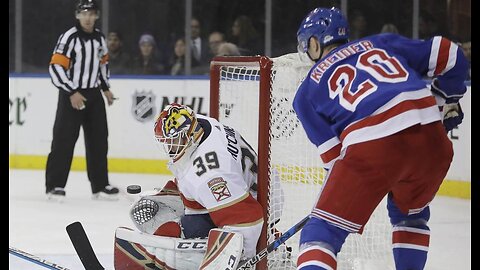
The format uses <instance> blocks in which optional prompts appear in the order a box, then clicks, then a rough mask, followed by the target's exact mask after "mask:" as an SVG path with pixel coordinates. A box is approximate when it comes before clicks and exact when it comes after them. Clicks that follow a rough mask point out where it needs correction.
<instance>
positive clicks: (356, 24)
mask: <svg viewBox="0 0 480 270" xmlns="http://www.w3.org/2000/svg"><path fill="white" fill-rule="evenodd" d="M349 18H351V19H350V22H349V24H350V40H356V39H359V38H362V37H365V36H367V35H368V34H367V24H368V22H367V18H366V17H365V15H364V14H363V12H362V11H360V10H358V9H356V10H353V11H352V15H351V16H349Z"/></svg>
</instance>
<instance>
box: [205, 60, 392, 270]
mask: <svg viewBox="0 0 480 270" xmlns="http://www.w3.org/2000/svg"><path fill="white" fill-rule="evenodd" d="M311 66H312V62H310V61H309V60H306V59H303V58H302V56H301V55H300V54H298V53H291V54H286V55H283V56H280V57H277V58H269V57H266V56H237V57H231V56H219V57H215V58H213V59H212V61H211V64H210V116H211V117H214V118H216V119H218V120H220V122H221V123H223V124H225V125H228V126H231V127H233V128H235V129H237V130H239V131H240V133H241V134H242V136H243V137H244V138H245V139H246V140H247V141H248V142H249V143H251V146H252V147H253V148H254V149H255V150H256V151H257V153H258V167H257V173H258V189H257V200H258V201H259V202H260V204H261V205H262V207H263V210H264V217H265V220H267V221H268V222H266V224H264V226H263V231H262V234H261V236H260V240H259V243H258V246H257V251H261V250H262V249H263V248H265V247H266V246H267V244H268V243H271V242H273V241H274V240H275V239H276V238H277V237H278V234H279V233H280V232H282V231H285V230H287V229H288V228H290V227H291V226H292V225H293V224H295V223H297V222H298V221H299V220H301V219H302V217H304V216H306V215H308V214H309V213H310V211H311V209H312V207H313V205H314V203H315V201H316V199H317V196H318V194H319V192H320V189H321V186H322V181H323V179H324V176H325V172H324V170H323V166H322V163H321V160H320V157H319V153H318V152H317V149H316V147H315V146H314V145H313V144H312V143H311V142H310V141H309V140H308V138H307V135H306V134H305V131H304V130H303V128H302V126H301V123H300V122H299V120H298V118H297V117H296V114H295V111H294V110H293V107H292V101H293V98H294V96H295V92H296V90H297V87H298V85H299V84H300V83H301V81H302V80H303V79H304V78H305V76H306V75H307V73H308V71H309V70H310V68H311ZM242 158H245V157H244V156H242ZM385 205H386V200H385V199H384V200H383V201H382V203H381V204H380V205H379V207H377V209H376V210H375V212H374V213H373V214H372V216H371V218H370V220H369V222H368V223H367V225H366V226H365V229H364V232H363V234H362V235H359V234H351V235H349V236H348V238H347V240H346V242H345V244H344V245H343V248H342V251H341V252H340V253H339V254H338V258H337V261H338V269H339V270H344V269H369V270H375V269H382V270H386V269H394V267H393V265H394V264H393V258H392V255H391V226H390V223H389V221H388V215H387V211H386V206H385ZM299 236H300V233H297V234H296V235H295V236H294V237H292V238H291V239H289V240H288V241H287V242H286V244H285V245H282V246H281V247H280V248H278V249H277V250H276V251H273V252H272V253H270V254H269V255H268V257H267V260H262V261H261V262H260V263H258V264H257V267H256V269H257V270H265V269H268V270H272V269H296V264H295V263H296V255H297V253H298V241H299Z"/></svg>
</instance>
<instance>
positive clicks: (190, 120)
mask: <svg viewBox="0 0 480 270" xmlns="http://www.w3.org/2000/svg"><path fill="white" fill-rule="evenodd" d="M154 132H155V139H156V141H157V143H158V144H159V145H160V146H161V148H163V150H164V151H165V152H166V153H167V155H168V156H169V157H170V159H171V160H172V161H173V162H175V161H177V160H179V159H180V158H181V157H182V156H183V155H184V154H185V153H186V152H187V151H193V150H195V148H196V147H197V146H198V142H199V141H200V138H201V137H202V134H203V129H202V128H201V126H200V125H199V124H198V119H197V117H196V115H195V112H194V111H193V110H192V109H191V108H189V107H188V106H185V105H180V104H177V103H172V104H169V105H167V106H166V107H165V109H164V110H163V111H162V112H161V113H160V115H159V116H158V117H157V119H156V121H155V126H154Z"/></svg>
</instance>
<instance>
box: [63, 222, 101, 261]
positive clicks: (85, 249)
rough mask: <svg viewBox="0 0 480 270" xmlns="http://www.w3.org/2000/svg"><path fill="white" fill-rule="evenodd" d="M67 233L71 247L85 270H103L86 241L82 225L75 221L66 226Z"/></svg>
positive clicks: (88, 242)
mask: <svg viewBox="0 0 480 270" xmlns="http://www.w3.org/2000/svg"><path fill="white" fill-rule="evenodd" d="M66 229H67V233H68V236H69V237H70V241H72V244H73V247H74V248H75V251H76V252H77V255H78V257H79V258H80V260H81V261H82V264H83V266H84V267H85V269H86V270H104V269H105V268H103V266H102V265H101V264H100V262H99V261H98V258H97V256H96V255H95V252H94V251H93V248H92V245H91V244H90V241H89V240H88V237H87V234H86V233H85V230H84V229H83V226H82V223H80V222H78V221H76V222H74V223H72V224H70V225H68V226H67V228H66Z"/></svg>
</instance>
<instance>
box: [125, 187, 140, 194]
mask: <svg viewBox="0 0 480 270" xmlns="http://www.w3.org/2000/svg"><path fill="white" fill-rule="evenodd" d="M140 191H142V187H141V186H139V185H130V186H128V187H127V193H128V194H138V193H140Z"/></svg>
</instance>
